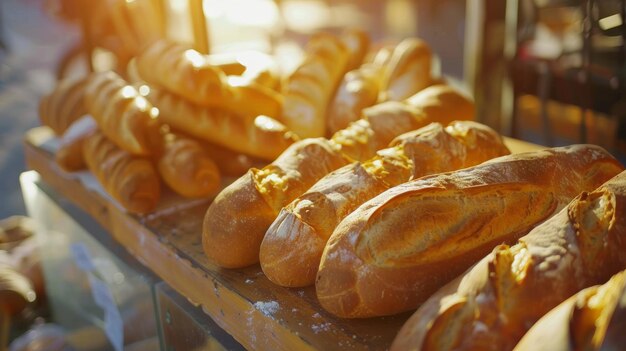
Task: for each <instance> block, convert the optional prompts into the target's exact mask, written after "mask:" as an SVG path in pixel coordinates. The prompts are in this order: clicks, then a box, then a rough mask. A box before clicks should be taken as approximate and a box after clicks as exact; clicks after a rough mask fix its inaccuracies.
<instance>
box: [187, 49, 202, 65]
mask: <svg viewBox="0 0 626 351" xmlns="http://www.w3.org/2000/svg"><path fill="white" fill-rule="evenodd" d="M185 58H186V59H187V60H188V61H189V62H191V65H192V66H193V67H195V68H200V67H202V66H204V65H206V58H205V57H204V56H203V55H202V54H201V53H199V52H197V51H196V50H187V51H185Z"/></svg>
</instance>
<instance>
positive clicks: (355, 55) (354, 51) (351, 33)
mask: <svg viewBox="0 0 626 351" xmlns="http://www.w3.org/2000/svg"><path fill="white" fill-rule="evenodd" d="M339 39H340V40H341V42H342V43H343V45H344V46H345V47H346V49H347V50H348V62H346V65H345V67H344V68H343V71H344V72H348V71H351V70H353V69H356V68H358V67H359V66H361V64H362V63H363V60H364V59H365V55H366V54H367V52H368V50H369V47H370V37H369V35H367V33H365V32H364V31H362V30H360V29H357V28H352V29H347V30H345V31H344V32H343V33H341V36H340V37H339Z"/></svg>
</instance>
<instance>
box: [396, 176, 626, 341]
mask: <svg viewBox="0 0 626 351" xmlns="http://www.w3.org/2000/svg"><path fill="white" fill-rule="evenodd" d="M587 172H588V173H591V172H593V168H588V169H587ZM625 205H626V172H622V173H621V174H619V175H618V176H616V177H614V178H613V179H611V180H610V181H608V182H607V183H605V184H604V185H602V186H601V187H599V188H598V189H596V190H595V191H591V192H589V193H588V192H583V193H581V194H580V195H579V196H578V197H576V198H575V199H574V200H573V201H572V202H570V204H569V205H568V206H567V207H566V208H565V209H563V210H562V211H561V212H559V213H558V214H557V215H555V216H554V217H552V218H551V219H549V220H548V221H546V222H544V223H543V224H542V225H540V226H538V227H536V228H535V229H533V230H532V231H531V232H530V233H529V234H528V235H526V236H524V237H523V238H521V239H520V240H519V241H518V242H517V244H515V245H513V246H511V247H509V246H507V245H500V246H498V247H496V248H495V249H494V250H493V251H492V252H491V253H490V254H488V255H487V256H486V257H484V258H483V259H482V260H480V261H479V262H478V263H477V264H476V265H474V266H473V267H472V268H471V269H469V270H468V271H467V272H466V273H465V274H463V275H461V276H459V277H458V278H456V279H455V280H454V281H452V282H450V283H449V284H448V285H446V286H445V287H444V288H442V289H441V290H440V291H439V292H437V294H435V295H433V296H432V297H431V298H430V299H429V300H428V301H426V303H424V304H423V305H422V306H421V307H420V309H419V310H418V311H417V312H416V313H415V314H414V315H413V316H412V317H411V318H410V319H409V320H408V321H407V322H406V324H405V325H404V326H403V327H402V329H401V330H400V332H399V333H398V335H397V337H396V339H395V341H394V343H393V346H392V350H431V349H436V350H449V349H458V350H473V349H480V350H511V349H512V348H513V347H514V346H515V345H516V343H517V341H518V340H519V339H520V338H521V337H522V336H523V335H524V333H525V332H526V331H527V330H528V329H529V328H530V327H531V326H532V325H533V323H535V322H536V321H537V320H538V319H539V318H540V317H541V316H542V315H544V314H545V313H547V312H548V311H550V309H552V308H553V307H555V306H557V305H558V304H559V303H561V302H562V301H564V300H565V299H567V298H568V297H570V296H571V295H572V294H574V293H576V292H577V291H580V290H581V289H583V288H586V287H589V286H592V285H595V284H599V283H601V282H605V281H607V280H608V279H609V278H610V277H611V275H613V274H615V273H617V272H619V271H620V270H623V269H624V268H626V255H624V250H626V240H624V239H625V238H626V213H624V211H625ZM552 326H553V327H556V325H552ZM548 331H549V332H550V335H551V336H550V337H551V338H552V337H555V340H554V341H558V340H556V339H557V337H558V338H560V335H559V333H560V332H559V331H558V330H557V329H555V328H550V329H549V330H548ZM580 336H584V334H581V335H580ZM529 338H530V337H529ZM581 349H582V348H581ZM533 350H535V348H533ZM550 350H555V349H554V348H550Z"/></svg>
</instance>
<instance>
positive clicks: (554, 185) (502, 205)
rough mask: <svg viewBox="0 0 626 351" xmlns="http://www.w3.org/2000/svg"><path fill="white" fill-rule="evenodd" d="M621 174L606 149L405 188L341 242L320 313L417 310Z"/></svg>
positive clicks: (323, 266) (475, 170)
mask: <svg viewBox="0 0 626 351" xmlns="http://www.w3.org/2000/svg"><path fill="white" fill-rule="evenodd" d="M622 169H623V167H622V166H621V165H620V164H619V162H618V161H617V160H615V159H614V158H613V157H612V156H611V155H610V154H609V153H608V152H606V151H605V150H604V149H602V148H600V147H598V146H592V145H575V146H570V147H563V148H554V149H549V150H542V151H536V152H528V153H523V154H516V155H510V156H503V157H499V158H496V159H493V160H490V161H487V162H485V163H482V164H481V165H478V166H474V167H471V168H466V169H463V170H459V171H454V172H449V173H442V174H438V175H433V176H426V177H423V178H419V179H417V180H414V181H411V182H408V183H404V184H401V185H399V186H397V187H394V188H391V189H389V190H388V191H385V192H383V193H382V194H380V195H378V196H377V197H375V198H373V199H371V200H370V201H368V202H366V203H364V204H363V205H362V206H361V207H359V208H358V209H357V210H355V211H354V212H352V213H351V214H350V215H349V216H348V217H346V218H345V219H344V220H343V221H342V222H341V223H340V224H339V226H338V227H337V228H336V229H335V231H334V232H333V234H332V236H331V238H330V239H329V241H328V244H327V246H326V248H325V249H324V253H323V256H322V260H321V263H320V267H319V271H318V275H317V280H316V290H317V297H318V299H319V301H320V303H321V304H322V306H323V307H324V308H325V309H327V310H328V311H330V312H332V313H334V314H336V315H338V316H341V317H371V316H379V315H389V314H394V313H398V312H401V311H406V310H410V309H412V308H415V307H417V306H418V305H419V304H420V303H421V302H423V301H424V300H425V299H426V298H428V297H429V296H430V295H431V294H432V293H433V292H434V291H435V290H436V289H438V288H440V287H441V286H442V285H443V284H445V283H447V282H448V281H450V280H451V279H453V278H454V277H455V276H456V275H458V274H460V273H461V272H463V270H465V269H467V268H468V267H469V266H470V265H472V264H473V263H475V262H476V261H477V260H478V259H480V258H481V257H482V256H484V255H485V254H486V253H487V252H489V250H491V249H492V248H493V247H494V246H495V245H497V244H499V243H502V242H511V241H514V240H516V239H518V238H519V237H521V236H522V235H524V234H526V233H528V231H530V230H531V229H532V228H533V227H534V226H536V225H537V224H539V223H541V222H543V221H544V220H546V219H547V218H549V217H550V216H552V215H553V214H554V213H556V211H558V210H560V209H561V208H562V207H563V206H565V205H566V204H567V203H568V202H569V201H570V200H571V199H572V198H574V197H575V196H576V195H577V194H578V193H580V192H581V191H590V190H593V189H595V188H596V187H598V186H599V185H600V184H602V183H603V182H605V181H606V180H608V179H610V178H611V177H613V176H614V175H616V174H617V173H619V172H620V171H621V170H622Z"/></svg>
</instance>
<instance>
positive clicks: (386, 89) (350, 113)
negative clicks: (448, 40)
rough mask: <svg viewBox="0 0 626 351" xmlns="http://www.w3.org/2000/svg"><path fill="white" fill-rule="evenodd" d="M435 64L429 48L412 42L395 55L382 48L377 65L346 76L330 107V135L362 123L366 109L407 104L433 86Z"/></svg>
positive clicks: (367, 64)
mask: <svg viewBox="0 0 626 351" xmlns="http://www.w3.org/2000/svg"><path fill="white" fill-rule="evenodd" d="M431 61H432V54H431V51H430V48H429V47H428V45H426V43H425V42H423V41H422V40H419V39H415V38H409V39H405V40H403V41H402V42H400V43H399V44H398V45H397V46H396V47H395V48H393V49H392V50H391V51H389V48H382V49H381V50H379V52H378V54H377V55H376V57H375V59H374V61H373V62H371V63H366V64H363V65H362V66H361V67H359V68H358V69H355V70H352V71H350V72H348V73H346V75H345V76H344V78H343V81H342V82H341V84H340V86H339V88H338V89H337V93H336V94H335V97H334V99H333V100H332V103H331V105H330V107H329V113H328V131H329V133H330V134H332V133H335V132H337V131H338V130H340V129H344V128H346V127H347V126H348V124H349V123H350V122H354V121H356V120H358V119H359V118H360V116H361V112H362V111H363V109H364V108H366V107H369V106H372V105H374V104H376V103H382V102H385V101H402V100H405V99H407V98H409V97H410V96H412V95H413V94H415V93H417V92H419V91H420V90H422V89H424V88H426V87H428V86H429V85H431V84H432V83H433V80H432V78H431V72H430V71H431Z"/></svg>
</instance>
